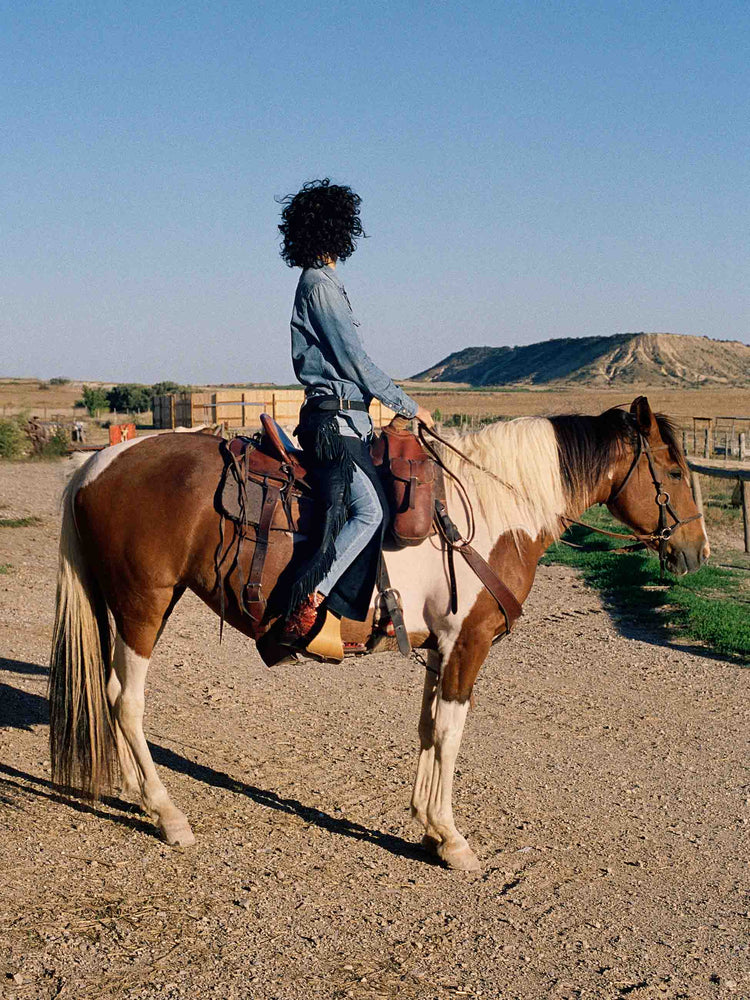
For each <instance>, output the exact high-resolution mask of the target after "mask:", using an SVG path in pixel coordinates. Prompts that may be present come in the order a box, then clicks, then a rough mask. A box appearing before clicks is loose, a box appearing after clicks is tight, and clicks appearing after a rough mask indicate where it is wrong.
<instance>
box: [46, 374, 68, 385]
mask: <svg viewBox="0 0 750 1000" xmlns="http://www.w3.org/2000/svg"><path fill="white" fill-rule="evenodd" d="M68 382H70V379H69V378H62V376H60V375H56V376H55V378H51V379H50V380H49V384H50V385H67V384H68Z"/></svg>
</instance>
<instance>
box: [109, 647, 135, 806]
mask: <svg viewBox="0 0 750 1000" xmlns="http://www.w3.org/2000/svg"><path fill="white" fill-rule="evenodd" d="M121 691H122V685H121V684H120V680H119V678H118V676H117V674H116V673H115V670H114V667H113V666H112V667H110V671H109V677H108V679H107V701H108V702H109V707H110V709H111V711H112V719H113V725H114V728H115V742H116V745H117V760H118V761H119V764H120V793H121V794H122V795H124V796H125V797H126V798H130V799H136V798H140V793H141V790H140V786H139V784H138V771H137V770H136V766H135V760H134V759H133V754H132V753H131V752H130V747H129V746H128V743H127V740H126V739H125V736H124V735H123V731H122V728H121V726H120V723H119V722H118V721H117V712H116V705H117V699H118V698H119V697H120V692H121Z"/></svg>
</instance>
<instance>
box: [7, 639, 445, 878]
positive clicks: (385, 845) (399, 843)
mask: <svg viewBox="0 0 750 1000" xmlns="http://www.w3.org/2000/svg"><path fill="white" fill-rule="evenodd" d="M3 670H5V671H8V672H9V673H15V674H28V675H32V676H45V675H46V674H47V672H48V671H47V668H46V667H42V666H40V665H39V664H36V663H26V662H23V661H20V660H10V659H7V658H2V657H0V671H3ZM48 723H49V709H48V704H47V699H46V698H44V697H42V696H41V695H38V694H32V693H30V692H28V691H21V690H19V689H18V688H14V687H12V686H11V685H10V684H5V683H3V682H0V726H7V727H12V728H16V729H23V730H27V731H31V728H32V726H38V725H48ZM149 747H150V749H151V755H152V757H153V759H154V763H156V764H157V765H159V766H161V767H166V768H168V769H169V770H170V771H174V772H175V773H177V774H184V775H187V776H188V777H189V778H192V779H193V780H194V781H200V782H202V783H203V784H205V785H208V786H209V787H211V788H223V789H225V790H226V791H228V792H231V793H232V794H234V795H244V796H245V797H246V798H248V799H250V800H251V801H253V802H255V803H256V804H257V805H259V806H263V807H264V808H266V809H274V810H276V811H277V812H285V813H288V814H290V815H294V816H298V817H299V818H300V819H301V820H303V821H304V822H305V823H310V824H312V825H313V826H317V827H319V828H320V829H322V830H327V831H328V832H329V833H333V834H337V835H338V836H342V837H348V838H349V839H351V840H358V841H361V842H363V843H368V844H374V845H376V846H377V847H380V848H381V849H382V850H385V851H387V852H388V853H389V854H393V855H395V856H397V857H403V858H407V859H410V860H419V861H423V862H425V861H426V862H428V863H432V864H438V863H439V862H437V861H436V859H434V858H433V857H432V856H431V855H429V854H427V853H426V852H425V851H424V850H423V849H422V848H421V847H420V846H419V845H417V844H414V843H412V842H410V841H408V840H405V839H404V838H403V837H399V836H396V835H394V834H390V833H383V832H382V831H380V830H374V829H372V828H370V827H367V826H363V825H362V824H361V823H355V822H353V821H352V820H348V819H346V818H344V817H340V816H331V815H330V813H327V812H325V811H324V810H322V809H316V808H315V807H314V806H307V805H305V804H304V803H302V802H300V801H299V799H292V798H284V797H282V796H281V795H278V794H277V793H276V792H274V791H271V790H270V789H265V788H260V787H258V786H257V785H250V784H247V783H246V782H243V781H240V780H239V779H238V778H233V777H232V776H231V775H229V774H227V773H226V772H225V771H217V770H216V769H215V768H213V767H210V766H209V765H208V764H201V763H198V762H197V761H193V760H189V759H188V758H186V757H183V756H181V755H180V754H178V753H176V752H175V751H174V750H170V749H168V748H166V747H162V746H159V745H158V744H155V743H149ZM3 776H4V777H3ZM13 779H17V780H13ZM21 782H23V783H21ZM2 788H6V789H7V790H9V791H10V790H11V789H15V790H16V791H22V792H24V793H27V794H32V795H36V796H40V797H42V798H46V799H48V800H49V801H50V802H54V803H56V804H60V805H66V806H68V807H70V808H71V809H74V810H75V811H77V812H81V813H88V814H89V815H92V816H97V817H99V818H101V819H105V820H112V821H114V822H116V823H120V824H122V825H124V826H127V827H129V828H130V829H133V830H138V831H139V832H141V833H146V834H148V835H151V836H153V835H154V827H153V826H152V824H151V823H149V822H147V821H146V820H143V819H141V818H140V810H139V808H138V807H137V806H135V805H133V804H132V803H129V802H125V801H124V800H123V799H119V798H114V797H110V796H105V797H103V798H102V799H101V805H103V806H106V807H108V808H109V809H112V810H114V811H113V812H108V811H105V810H103V809H101V808H98V807H97V804H95V803H92V802H90V801H87V800H85V799H80V798H79V797H78V793H77V792H76V790H75V789H64V788H60V787H59V786H57V785H55V784H53V783H52V782H51V781H49V780H47V779H45V778H39V777H36V776H35V775H32V774H27V773H25V772H24V771H19V770H18V769H16V768H14V767H11V766H10V765H7V764H3V763H0V789H2ZM0 798H1V799H4V796H0ZM120 813H125V815H120ZM134 814H135V815H134Z"/></svg>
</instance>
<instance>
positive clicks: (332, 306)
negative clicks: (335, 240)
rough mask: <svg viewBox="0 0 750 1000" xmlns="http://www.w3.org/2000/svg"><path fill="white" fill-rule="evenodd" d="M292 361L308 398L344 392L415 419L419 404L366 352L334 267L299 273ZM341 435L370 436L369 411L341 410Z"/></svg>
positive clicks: (340, 394)
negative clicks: (379, 402) (383, 405)
mask: <svg viewBox="0 0 750 1000" xmlns="http://www.w3.org/2000/svg"><path fill="white" fill-rule="evenodd" d="M291 326H292V364H293V365H294V373H295V375H296V376H297V378H298V379H299V381H300V382H301V383H302V385H303V386H304V387H305V393H306V395H308V396H330V395H333V396H340V397H341V398H342V399H352V400H359V401H362V402H364V403H366V404H367V406H369V405H370V402H371V401H372V399H373V398H375V399H379V400H380V401H381V402H382V403H385V405H386V406H389V407H390V408H391V409H392V410H395V411H396V413H399V414H401V415H402V416H404V417H414V416H415V415H416V412H417V404H416V403H415V402H414V400H413V399H412V398H411V396H407V395H406V393H405V392H403V391H402V390H401V389H399V387H398V386H397V385H394V383H393V380H392V379H391V378H390V377H389V376H388V375H386V374H385V372H383V371H381V370H380V368H378V367H377V365H376V364H374V362H373V361H371V360H370V358H369V357H368V356H367V352H366V351H365V348H364V345H363V344H362V340H361V338H360V335H359V331H358V329H357V328H358V327H359V323H358V322H357V320H356V319H355V317H354V314H353V313H352V307H351V305H350V303H349V299H348V297H347V294H346V291H345V289H344V286H343V285H342V284H341V282H340V281H339V279H338V277H337V276H336V272H335V271H334V270H333V268H331V267H308V268H305V269H304V270H303V272H302V274H301V275H300V279H299V283H298V285H297V292H296V294H295V296H294V308H293V310H292V324H291ZM339 426H340V427H341V431H342V433H344V434H345V433H347V432H349V433H351V431H352V430H353V431H356V433H357V434H358V435H359V436H360V437H361V438H367V437H368V436H369V435H370V434H371V433H372V421H371V420H370V417H369V415H368V414H367V413H364V412H363V411H358V410H347V411H343V412H342V413H341V414H339Z"/></svg>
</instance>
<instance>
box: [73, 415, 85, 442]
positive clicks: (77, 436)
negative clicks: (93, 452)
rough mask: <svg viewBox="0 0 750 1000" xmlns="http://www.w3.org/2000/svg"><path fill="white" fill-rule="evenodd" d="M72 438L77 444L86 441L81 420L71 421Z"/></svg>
mask: <svg viewBox="0 0 750 1000" xmlns="http://www.w3.org/2000/svg"><path fill="white" fill-rule="evenodd" d="M72 438H73V441H74V442H76V443H77V444H85V442H86V434H85V431H84V426H83V421H82V420H74V421H73V434H72Z"/></svg>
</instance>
